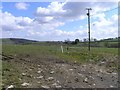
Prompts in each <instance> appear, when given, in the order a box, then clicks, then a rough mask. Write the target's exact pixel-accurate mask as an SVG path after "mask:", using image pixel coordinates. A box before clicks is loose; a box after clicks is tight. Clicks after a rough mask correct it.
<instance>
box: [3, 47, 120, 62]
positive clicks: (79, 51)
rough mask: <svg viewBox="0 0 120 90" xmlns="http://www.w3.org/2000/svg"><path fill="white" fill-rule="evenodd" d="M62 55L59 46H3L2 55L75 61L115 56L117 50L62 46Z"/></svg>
mask: <svg viewBox="0 0 120 90" xmlns="http://www.w3.org/2000/svg"><path fill="white" fill-rule="evenodd" d="M63 51H64V52H63V53H62V52H61V46H60V45H52V46H39V45H3V53H4V54H5V55H26V54H28V55H32V56H39V55H43V56H46V55H52V56H55V57H59V58H64V59H71V60H72V59H73V61H74V59H75V60H77V61H80V62H81V60H82V61H84V60H86V59H87V60H88V59H89V58H95V57H96V56H98V57H99V56H106V55H110V56H111V55H117V54H118V49H117V48H91V51H90V52H89V51H88V48H87V47H75V46H74V47H71V46H70V47H69V49H68V50H67V49H66V46H63Z"/></svg>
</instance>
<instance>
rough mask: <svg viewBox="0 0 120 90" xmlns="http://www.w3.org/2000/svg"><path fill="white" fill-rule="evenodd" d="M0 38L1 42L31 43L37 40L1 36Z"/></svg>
mask: <svg viewBox="0 0 120 90" xmlns="http://www.w3.org/2000/svg"><path fill="white" fill-rule="evenodd" d="M1 40H2V44H31V43H36V42H38V41H35V40H27V39H20V38H3V39H1Z"/></svg>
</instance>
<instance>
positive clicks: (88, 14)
mask: <svg viewBox="0 0 120 90" xmlns="http://www.w3.org/2000/svg"><path fill="white" fill-rule="evenodd" d="M86 10H88V13H87V16H88V37H89V45H88V50H89V51H90V10H92V9H91V8H86Z"/></svg>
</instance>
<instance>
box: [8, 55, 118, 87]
mask: <svg viewBox="0 0 120 90" xmlns="http://www.w3.org/2000/svg"><path fill="white" fill-rule="evenodd" d="M113 59H114V60H113ZM113 59H109V60H108V59H106V58H105V59H103V60H102V61H100V62H98V63H94V62H90V63H87V64H78V63H72V62H66V61H63V60H59V59H58V58H54V57H50V56H49V57H44V58H41V57H38V58H36V59H34V58H31V57H30V56H27V57H23V56H21V57H17V56H16V57H14V58H12V59H11V60H10V61H11V62H15V63H16V65H17V67H18V68H19V71H20V72H21V73H20V76H21V78H19V80H20V82H21V87H25V88H34V87H36V88H41V87H43V88H116V87H117V81H118V73H117V71H116V69H115V68H113V67H111V64H112V63H114V62H115V61H116V60H117V58H116V57H114V58H113ZM113 61H114V62H113Z"/></svg>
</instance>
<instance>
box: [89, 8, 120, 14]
mask: <svg viewBox="0 0 120 90" xmlns="http://www.w3.org/2000/svg"><path fill="white" fill-rule="evenodd" d="M117 8H119V7H116V8H113V9H110V10H106V11H103V12H98V13H95V14H93V15H90V16H94V15H97V14H100V13H107V12H110V11H113V10H115V9H117Z"/></svg>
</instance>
